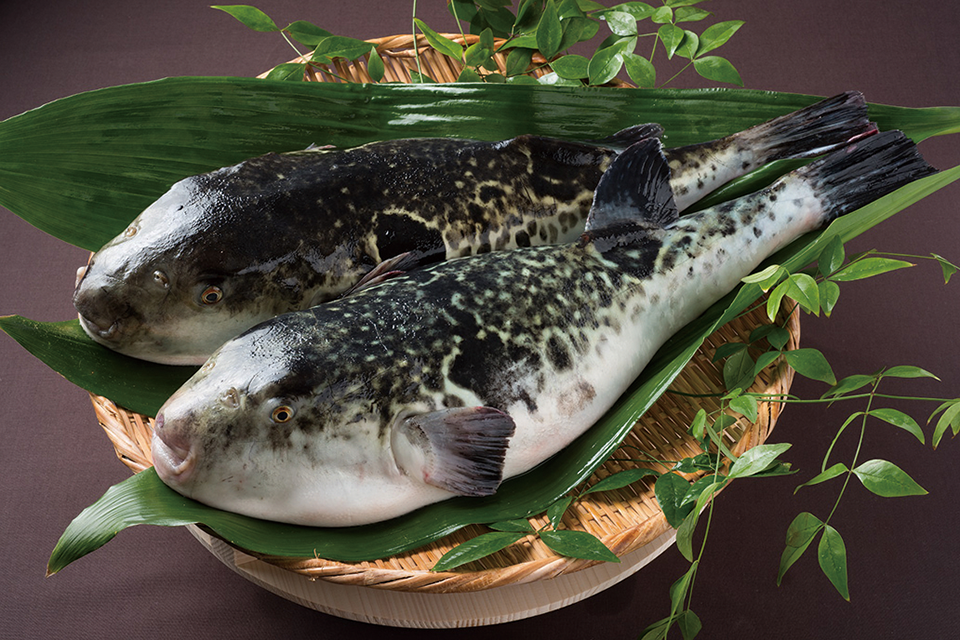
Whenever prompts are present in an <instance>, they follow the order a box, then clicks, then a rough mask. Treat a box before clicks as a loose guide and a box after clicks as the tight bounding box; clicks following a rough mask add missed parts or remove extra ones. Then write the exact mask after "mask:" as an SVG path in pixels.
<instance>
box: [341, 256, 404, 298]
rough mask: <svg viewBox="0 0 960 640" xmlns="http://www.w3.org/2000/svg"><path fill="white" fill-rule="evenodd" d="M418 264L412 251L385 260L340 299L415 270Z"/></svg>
mask: <svg viewBox="0 0 960 640" xmlns="http://www.w3.org/2000/svg"><path fill="white" fill-rule="evenodd" d="M419 262H420V257H419V255H417V254H415V253H414V252H413V251H407V252H405V253H401V254H399V255H396V256H393V257H392V258H387V259H386V260H384V261H383V262H381V263H380V264H378V265H377V266H375V267H374V268H373V269H371V270H370V271H368V272H367V273H366V274H365V275H364V276H363V277H362V278H361V279H360V281H359V282H357V284H355V285H353V286H352V287H350V288H349V289H347V290H346V291H344V292H343V294H342V295H341V296H340V297H341V298H346V297H347V296H350V295H353V294H355V293H356V292H357V291H362V290H363V289H369V288H370V287H372V286H374V285H378V284H380V283H381V282H384V281H386V280H389V279H390V278H393V277H394V276H399V275H401V274H403V273H406V272H407V271H410V270H411V269H414V268H416V266H417V265H418V264H419Z"/></svg>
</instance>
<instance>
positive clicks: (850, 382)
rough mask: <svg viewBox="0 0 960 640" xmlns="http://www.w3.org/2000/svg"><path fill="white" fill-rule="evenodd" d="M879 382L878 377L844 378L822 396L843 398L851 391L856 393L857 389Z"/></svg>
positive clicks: (853, 376) (857, 376)
mask: <svg viewBox="0 0 960 640" xmlns="http://www.w3.org/2000/svg"><path fill="white" fill-rule="evenodd" d="M876 380H877V377H876V376H865V375H862V374H856V375H852V376H847V377H846V378H843V379H842V380H840V381H839V382H837V383H836V384H835V385H833V386H832V387H830V388H829V389H827V390H826V392H825V393H824V394H823V395H822V396H820V397H821V398H830V397H836V396H842V395H844V394H847V393H850V392H851V391H856V390H857V389H862V388H863V387H865V386H867V385H868V384H872V383H873V382H875V381H876Z"/></svg>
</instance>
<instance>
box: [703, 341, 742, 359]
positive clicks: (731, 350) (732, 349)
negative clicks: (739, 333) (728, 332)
mask: <svg viewBox="0 0 960 640" xmlns="http://www.w3.org/2000/svg"><path fill="white" fill-rule="evenodd" d="M747 347H748V345H747V344H746V343H745V342H727V343H725V344H722V345H720V346H719V347H717V350H716V351H714V352H713V358H711V360H712V361H713V362H720V361H721V360H723V359H724V358H729V357H730V356H732V355H734V354H737V353H740V352H741V351H745V350H746V349H747Z"/></svg>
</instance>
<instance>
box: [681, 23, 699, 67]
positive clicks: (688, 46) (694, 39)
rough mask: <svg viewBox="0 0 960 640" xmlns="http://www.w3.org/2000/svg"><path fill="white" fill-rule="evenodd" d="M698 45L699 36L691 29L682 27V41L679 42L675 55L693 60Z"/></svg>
mask: <svg viewBox="0 0 960 640" xmlns="http://www.w3.org/2000/svg"><path fill="white" fill-rule="evenodd" d="M699 47H700V37H699V36H698V35H697V34H696V33H694V32H693V31H690V30H689V29H684V31H683V42H681V43H680V46H679V47H677V55H678V56H680V57H681V58H686V59H687V60H693V59H694V57H696V55H697V49H698V48H699Z"/></svg>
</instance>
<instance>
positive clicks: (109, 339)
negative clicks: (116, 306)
mask: <svg viewBox="0 0 960 640" xmlns="http://www.w3.org/2000/svg"><path fill="white" fill-rule="evenodd" d="M78 317H79V318H80V326H81V327H83V330H84V331H85V332H86V334H87V335H88V336H90V337H91V338H93V339H94V340H95V341H97V342H100V343H103V344H106V345H107V346H112V345H114V344H116V343H117V342H118V341H119V339H120V335H121V331H120V320H119V319H117V320H114V321H113V322H112V323H110V325H109V326H107V327H103V326H101V325H100V324H99V323H98V322H96V321H94V320H90V319H89V318H87V317H86V316H84V315H83V314H82V313H80V314H78Z"/></svg>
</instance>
